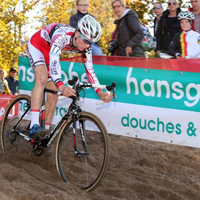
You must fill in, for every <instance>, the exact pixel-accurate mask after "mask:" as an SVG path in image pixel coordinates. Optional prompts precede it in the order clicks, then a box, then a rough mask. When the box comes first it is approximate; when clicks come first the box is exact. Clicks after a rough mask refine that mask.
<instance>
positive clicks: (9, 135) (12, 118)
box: [0, 94, 31, 154]
mask: <svg viewBox="0 0 200 200" xmlns="http://www.w3.org/2000/svg"><path fill="white" fill-rule="evenodd" d="M30 102H31V98H30V96H28V95H24V94H22V95H18V96H16V97H15V98H13V99H12V101H11V102H10V103H9V105H8V107H7V108H6V111H5V113H4V117H3V120H2V124H1V132H0V134H1V147H2V149H3V150H4V152H5V153H6V154H8V153H12V152H16V151H18V150H20V149H22V148H24V147H26V148H30V143H29V144H28V142H27V144H26V142H25V141H24V139H23V138H22V137H19V134H20V133H21V134H25V135H26V134H28V130H29V126H30V106H31V103H30ZM23 115H24V116H23ZM21 116H23V118H22V119H21Z"/></svg>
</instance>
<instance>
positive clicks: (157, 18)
mask: <svg viewBox="0 0 200 200" xmlns="http://www.w3.org/2000/svg"><path fill="white" fill-rule="evenodd" d="M152 10H153V13H154V14H155V15H156V16H155V18H154V20H153V23H154V25H153V32H154V37H156V35H157V34H156V32H157V28H158V23H159V21H160V18H161V16H162V13H163V7H162V4H161V3H160V2H156V3H154V4H153V8H152Z"/></svg>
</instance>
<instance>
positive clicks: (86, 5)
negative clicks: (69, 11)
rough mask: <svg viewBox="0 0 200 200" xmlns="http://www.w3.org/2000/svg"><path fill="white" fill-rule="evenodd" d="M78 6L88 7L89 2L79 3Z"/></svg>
mask: <svg viewBox="0 0 200 200" xmlns="http://www.w3.org/2000/svg"><path fill="white" fill-rule="evenodd" d="M78 6H80V7H88V6H89V4H79V5H78Z"/></svg>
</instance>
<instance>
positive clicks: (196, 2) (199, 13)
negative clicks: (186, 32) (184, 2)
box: [189, 0, 200, 33]
mask: <svg viewBox="0 0 200 200" xmlns="http://www.w3.org/2000/svg"><path fill="white" fill-rule="evenodd" d="M190 3H191V5H192V8H189V11H191V12H193V13H194V16H195V19H194V20H193V22H192V29H193V30H195V31H197V32H198V33H200V0H190Z"/></svg>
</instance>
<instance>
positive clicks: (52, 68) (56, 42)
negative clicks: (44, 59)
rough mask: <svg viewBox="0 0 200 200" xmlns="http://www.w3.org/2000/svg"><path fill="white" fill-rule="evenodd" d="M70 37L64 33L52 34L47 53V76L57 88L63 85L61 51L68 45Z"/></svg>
mask: <svg viewBox="0 0 200 200" xmlns="http://www.w3.org/2000/svg"><path fill="white" fill-rule="evenodd" d="M70 38H71V36H70V35H66V34H65V33H64V32H63V33H62V32H59V34H54V36H53V38H52V42H51V49H50V52H49V58H50V60H49V74H50V76H51V78H52V79H53V81H54V83H55V84H56V86H57V87H60V86H61V85H64V83H63V81H62V79H61V67H60V54H61V50H62V49H63V48H64V47H65V46H66V45H67V44H68V43H69V41H70Z"/></svg>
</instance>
